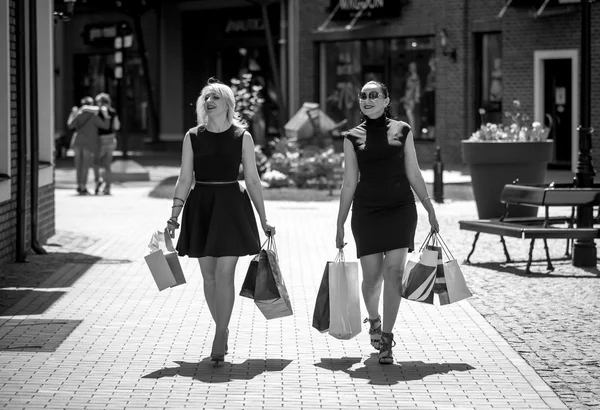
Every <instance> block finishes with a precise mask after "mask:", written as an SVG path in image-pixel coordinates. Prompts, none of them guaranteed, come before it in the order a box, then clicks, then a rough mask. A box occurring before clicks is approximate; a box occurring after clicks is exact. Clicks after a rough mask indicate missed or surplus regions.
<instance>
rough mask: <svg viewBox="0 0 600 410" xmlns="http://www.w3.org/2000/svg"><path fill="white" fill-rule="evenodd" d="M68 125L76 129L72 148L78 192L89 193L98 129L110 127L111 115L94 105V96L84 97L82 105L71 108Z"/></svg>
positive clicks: (97, 142)
mask: <svg viewBox="0 0 600 410" xmlns="http://www.w3.org/2000/svg"><path fill="white" fill-rule="evenodd" d="M101 112H102V115H101ZM67 126H68V127H69V128H70V129H73V130H75V132H74V134H73V140H72V141H71V148H72V149H73V152H74V153H75V158H74V162H75V172H76V179H77V193H78V194H80V195H89V191H88V190H87V179H88V173H89V170H90V167H91V166H92V164H93V162H94V156H95V154H96V152H97V150H98V145H99V141H98V130H99V129H108V128H109V126H110V116H109V114H108V112H107V111H106V109H105V108H102V107H97V106H95V105H94V99H93V98H92V97H84V98H82V99H81V106H80V107H73V108H72V109H71V114H70V115H69V119H68V120H67Z"/></svg>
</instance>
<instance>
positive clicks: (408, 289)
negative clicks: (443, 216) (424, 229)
mask: <svg viewBox="0 0 600 410" xmlns="http://www.w3.org/2000/svg"><path fill="white" fill-rule="evenodd" d="M431 238H432V235H431V233H429V235H427V237H426V238H425V241H424V242H423V244H422V245H421V248H420V249H419V251H418V252H414V253H413V254H412V255H410V257H409V258H408V261H407V263H406V267H405V268H404V274H403V276H402V287H401V295H402V297H403V298H405V299H408V300H413V301H415V302H423V303H429V304H433V286H434V284H435V279H436V270H437V260H438V253H437V252H436V251H435V250H432V249H427V246H428V245H429V242H430V240H431Z"/></svg>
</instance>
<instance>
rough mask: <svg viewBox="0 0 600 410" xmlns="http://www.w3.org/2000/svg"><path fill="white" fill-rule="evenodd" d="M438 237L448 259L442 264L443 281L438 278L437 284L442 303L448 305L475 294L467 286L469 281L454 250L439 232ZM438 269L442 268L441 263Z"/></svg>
mask: <svg viewBox="0 0 600 410" xmlns="http://www.w3.org/2000/svg"><path fill="white" fill-rule="evenodd" d="M437 237H438V240H439V242H440V248H441V250H443V251H444V253H445V254H446V258H447V259H448V261H447V262H445V263H443V264H442V265H441V266H442V269H443V281H442V280H439V282H438V278H436V286H438V283H439V285H440V286H439V287H438V294H439V302H440V305H448V304H450V303H455V302H458V301H461V300H463V299H467V298H470V297H471V296H473V294H472V293H471V291H470V290H469V287H468V286H467V282H466V281H465V277H464V275H463V273H462V271H461V269H460V265H459V264H458V262H457V261H456V258H454V256H453V255H452V252H450V249H449V248H448V246H447V245H446V243H445V242H444V240H443V239H442V237H441V236H440V234H439V233H438V234H437ZM441 250H440V259H441ZM438 263H439V262H438ZM438 269H440V265H439V264H438ZM434 292H435V290H434Z"/></svg>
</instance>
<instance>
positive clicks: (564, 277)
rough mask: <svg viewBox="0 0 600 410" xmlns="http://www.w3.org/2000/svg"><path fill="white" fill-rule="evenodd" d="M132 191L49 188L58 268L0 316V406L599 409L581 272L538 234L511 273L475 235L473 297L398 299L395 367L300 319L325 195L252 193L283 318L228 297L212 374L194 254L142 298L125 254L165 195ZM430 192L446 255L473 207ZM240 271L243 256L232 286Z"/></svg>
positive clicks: (593, 320)
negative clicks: (528, 264) (550, 268)
mask: <svg viewBox="0 0 600 410" xmlns="http://www.w3.org/2000/svg"><path fill="white" fill-rule="evenodd" d="M157 171H159V172H158V173H162V174H161V175H163V174H164V175H167V174H168V173H169V172H171V171H169V170H165V169H162V170H157ZM57 172H58V173H60V172H59V170H57ZM61 184H62V182H61V180H60V175H59V178H58V180H57V186H61V187H63V188H66V187H67V186H66V185H67V184H64V185H61ZM448 188H450V187H448ZM467 188H468V187H467ZM147 192H148V188H145V187H143V186H141V184H133V183H132V184H125V186H117V187H115V188H114V193H115V195H114V196H113V197H90V198H81V197H76V196H74V195H72V193H71V191H70V190H64V189H58V190H57V192H56V198H57V229H58V233H57V235H55V237H53V238H51V241H50V243H49V244H48V245H47V246H46V247H47V249H48V250H51V251H52V252H56V253H57V254H60V257H62V258H63V260H64V261H65V263H64V265H63V266H62V267H60V268H59V269H58V270H57V271H56V273H55V274H54V275H52V276H51V277H50V278H49V279H48V280H46V281H45V282H44V283H43V284H42V285H41V286H40V287H39V288H36V289H33V290H32V291H31V292H29V293H28V294H27V295H26V297H25V298H24V299H22V300H21V301H19V302H18V303H17V304H16V305H15V306H13V307H12V308H10V310H9V311H8V312H7V313H5V314H4V316H1V317H0V405H4V407H5V408H66V407H69V408H138V407H149V408H184V407H190V408H207V409H213V408H281V407H282V406H284V407H285V408H373V407H376V408H384V409H385V408H415V407H420V408H477V409H479V408H561V407H564V405H563V403H564V404H566V406H567V407H569V408H594V407H599V400H600V396H599V392H600V384H599V383H600V382H599V380H600V374H599V371H598V364H599V363H598V361H599V357H598V351H599V349H598V348H599V347H600V346H599V341H598V329H597V328H598V324H599V323H600V321H599V320H598V319H599V318H600V313H599V312H598V309H597V308H598V307H599V306H598V304H599V302H598V296H597V295H598V291H599V290H600V278H599V276H598V272H597V270H595V269H594V270H585V269H579V268H574V267H573V266H572V265H571V264H570V262H569V261H568V260H562V261H559V262H557V263H555V265H556V270H555V271H554V272H552V273H546V272H545V269H544V268H545V262H543V261H541V260H542V259H543V252H542V250H541V244H539V247H540V248H539V249H537V250H536V253H535V255H534V256H535V259H536V262H535V263H534V265H533V270H534V273H532V274H529V275H526V274H524V267H525V262H524V261H525V259H526V256H527V249H528V246H526V245H528V244H525V243H524V242H521V241H517V240H512V239H510V238H509V239H508V240H507V242H508V247H509V249H510V251H511V256H512V257H513V259H516V260H517V261H522V262H516V263H511V264H506V263H504V262H503V257H502V255H503V253H502V250H501V247H500V243H499V242H498V239H497V237H495V236H486V235H482V236H481V237H480V240H479V244H478V250H477V251H476V253H475V255H474V256H473V257H472V261H473V262H474V264H473V265H463V271H464V273H465V276H466V278H467V280H468V283H469V284H470V286H471V288H472V290H473V292H474V293H475V295H476V296H475V297H474V298H471V299H470V300H469V302H461V303H458V304H455V305H452V306H447V307H439V308H438V307H431V306H423V305H420V304H416V303H410V302H403V304H402V307H401V313H400V316H399V320H398V325H397V328H396V329H395V333H396V334H397V335H398V338H399V340H398V346H397V347H396V349H395V351H396V352H397V353H396V354H397V356H398V360H399V361H400V362H401V363H402V364H403V367H402V368H401V369H398V368H396V367H392V368H390V367H385V368H382V367H381V366H379V365H377V364H376V363H374V362H375V359H374V358H373V357H372V356H369V355H368V352H370V349H369V347H368V340H367V338H366V332H363V334H361V335H359V336H358V337H357V338H356V339H353V340H351V341H346V342H340V341H337V340H335V339H332V338H330V337H327V336H323V335H320V334H318V332H316V331H314V329H311V328H310V323H309V322H310V317H311V315H312V306H313V304H314V294H315V292H316V289H317V287H318V283H319V281H320V275H321V272H322V268H323V264H324V261H325V260H328V259H331V258H332V257H333V256H335V250H334V249H333V235H334V232H333V228H334V226H333V223H332V222H333V221H334V220H335V214H336V211H337V203H335V202H331V203H286V202H270V203H268V204H267V206H268V209H269V211H270V213H271V217H270V218H271V219H273V221H275V222H276V223H277V225H278V236H277V240H278V248H279V250H280V257H281V265H282V267H283V269H284V275H285V278H286V282H287V285H288V288H289V289H290V290H291V297H292V300H293V303H294V308H295V315H294V317H293V318H288V319H282V320H278V321H271V322H266V321H265V320H264V319H263V318H262V316H260V313H257V311H256V309H254V307H253V306H252V303H251V301H249V300H245V299H243V298H239V299H238V300H237V302H236V307H235V311H234V318H233V323H232V326H231V328H232V340H233V341H234V344H235V345H234V347H233V354H232V356H231V358H230V359H229V361H230V362H229V363H228V364H226V366H224V367H223V368H221V369H211V368H210V366H209V365H208V364H207V363H206V358H205V357H206V355H207V354H208V353H209V350H210V340H211V337H212V330H213V329H212V326H211V324H210V318H209V314H208V312H207V308H206V306H205V305H204V297H203V295H202V289H201V280H200V278H199V270H198V268H197V266H196V264H195V263H193V261H191V260H189V259H186V258H184V259H182V262H183V265H184V270H185V271H186V275H187V277H188V283H187V284H186V285H185V286H182V287H179V288H175V289H172V290H168V291H165V292H162V293H158V292H157V291H156V288H155V286H154V284H153V282H151V279H149V273H148V271H147V268H146V267H145V265H144V263H143V261H142V260H141V257H142V256H143V254H144V247H145V244H146V243H147V238H148V237H149V234H150V232H151V231H152V229H154V228H156V227H160V226H161V225H162V224H163V220H164V218H165V216H164V214H165V210H167V212H168V207H169V205H170V202H169V201H166V200H156V199H148V198H147V197H146V193H147ZM447 192H449V195H448V196H449V197H452V198H454V199H457V200H454V201H453V200H448V201H446V203H445V204H443V205H436V208H437V211H438V215H439V217H440V220H441V224H442V234H443V235H444V238H445V239H446V241H447V243H448V245H449V246H450V248H451V250H452V251H453V253H454V256H455V257H456V258H457V259H458V260H459V261H462V260H463V259H464V258H465V257H466V255H467V253H468V251H469V250H470V245H471V241H472V234H471V233H468V232H462V231H459V230H458V221H459V220H461V219H467V218H468V219H470V218H473V217H474V215H476V212H475V205H474V203H473V202H472V201H471V200H470V199H469V193H468V192H465V189H461V188H458V187H452V188H451V189H449V190H447ZM458 199H460V200H458ZM419 217H420V223H419V230H418V234H417V241H419V240H420V239H422V238H423V237H424V236H425V232H426V228H427V226H426V219H425V215H424V214H423V211H422V210H421V209H419ZM347 231H348V233H349V232H350V230H349V229H347ZM330 242H331V243H330ZM350 242H351V241H350ZM550 246H551V253H552V254H553V255H555V256H557V255H562V254H563V253H564V241H550ZM353 257H354V251H353V247H352V243H350V245H349V249H348V251H347V258H348V259H350V258H352V259H353ZM538 261H540V262H538ZM244 266H247V258H242V259H241V260H240V263H239V268H238V269H239V270H240V272H238V275H237V278H236V285H237V287H238V288H239V285H240V284H241V280H243V274H244V272H243V270H244V269H243V268H244ZM238 282H239V283H238ZM471 306H473V307H474V308H475V309H473V308H472V307H471ZM364 311H365V310H364V308H363V313H364ZM477 312H479V313H480V314H481V315H483V317H484V318H485V320H484V319H483V318H482V316H480V315H479V313H477ZM490 324H491V326H490ZM492 326H493V327H492ZM248 328H251V329H252V332H249V331H248ZM494 328H495V329H496V331H497V332H498V333H499V334H498V333H496V332H495V331H494ZM233 329H235V330H233ZM513 349H514V350H513ZM517 353H518V354H517ZM519 355H520V356H519ZM228 357H229V356H228ZM521 357H522V358H521ZM523 359H525V360H523ZM525 361H526V363H527V364H528V365H529V366H528V365H527V364H525ZM530 366H531V367H530ZM534 370H535V372H534ZM536 373H537V374H536ZM538 375H539V376H541V378H539V377H538ZM542 380H543V381H542ZM544 382H545V383H544ZM546 383H547V384H546ZM548 386H550V387H551V388H552V390H550V389H549V388H548ZM552 391H554V393H556V395H558V397H559V398H560V400H558V399H557V397H556V396H555V395H554V393H553V392H552ZM561 401H562V403H561Z"/></svg>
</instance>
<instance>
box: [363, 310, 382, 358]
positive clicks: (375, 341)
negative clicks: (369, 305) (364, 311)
mask: <svg viewBox="0 0 600 410" xmlns="http://www.w3.org/2000/svg"><path fill="white" fill-rule="evenodd" d="M367 322H369V323H370V324H371V326H370V328H369V335H370V336H371V346H373V348H374V349H375V350H379V347H380V343H381V316H377V319H371V318H368V317H367V318H366V319H365V320H364V321H363V323H367ZM378 323H379V325H378V326H375V325H377V324H378Z"/></svg>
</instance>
